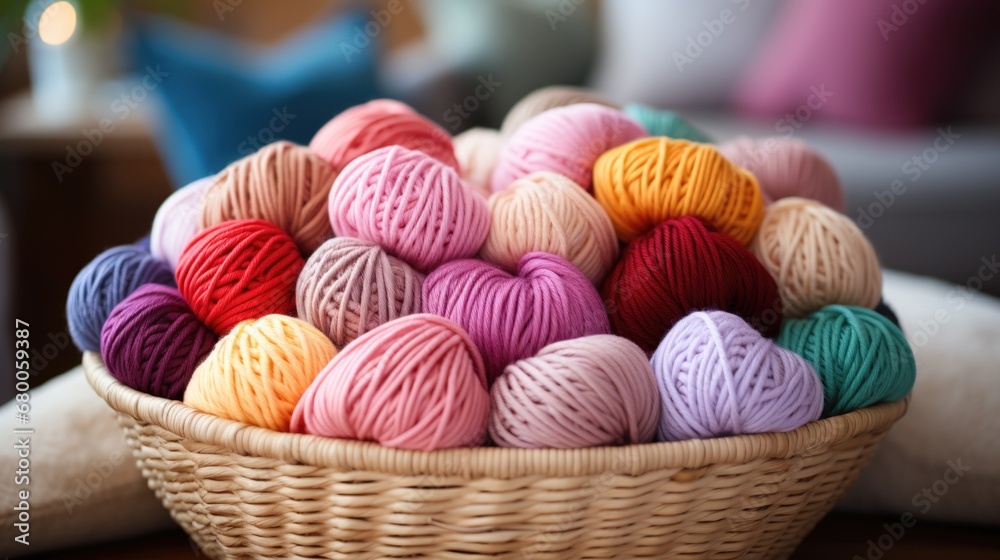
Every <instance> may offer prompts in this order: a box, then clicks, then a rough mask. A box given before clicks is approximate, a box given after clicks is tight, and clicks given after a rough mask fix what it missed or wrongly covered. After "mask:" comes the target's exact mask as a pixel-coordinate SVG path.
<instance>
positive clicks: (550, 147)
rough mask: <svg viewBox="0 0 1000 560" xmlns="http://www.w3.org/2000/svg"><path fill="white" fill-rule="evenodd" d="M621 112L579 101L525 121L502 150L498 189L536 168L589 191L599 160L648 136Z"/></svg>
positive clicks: (493, 184) (495, 186) (495, 171)
mask: <svg viewBox="0 0 1000 560" xmlns="http://www.w3.org/2000/svg"><path fill="white" fill-rule="evenodd" d="M648 135H649V134H648V133H647V132H646V129H645V128H643V127H642V125H641V124H639V123H637V122H636V121H634V120H632V118H630V117H629V116H627V115H626V114H625V113H623V112H622V111H619V110H618V109H612V108H611V107H605V106H604V105H597V104H594V103H580V104H577V105H568V106H566V107H559V108H558V109H551V110H549V111H545V112H544V113H541V114H539V115H538V116H536V117H534V118H532V119H531V120H529V121H528V122H526V123H524V125H522V126H521V127H520V128H518V129H517V131H516V132H515V133H514V134H513V135H512V136H511V137H510V139H509V140H508V141H507V143H506V144H505V145H504V147H503V149H502V150H501V151H500V157H499V160H498V161H497V164H496V167H495V168H494V169H493V177H492V180H491V182H490V185H491V188H492V189H493V192H496V191H501V190H503V189H506V188H507V185H509V184H511V183H512V182H513V181H514V180H515V179H519V178H521V177H524V176H525V175H528V174H529V173H533V172H535V171H554V172H556V173H559V174H561V175H565V176H566V177H569V178H570V179H571V180H573V182H575V183H576V184H578V185H580V186H581V187H583V188H585V189H587V190H588V191H590V188H591V174H592V172H593V169H594V162H595V161H597V158H598V157H599V156H600V155H601V154H603V153H604V152H606V151H608V150H610V149H611V148H614V147H616V146H620V145H622V144H625V143H628V142H631V141H633V140H636V139H638V138H643V137H645V136H648Z"/></svg>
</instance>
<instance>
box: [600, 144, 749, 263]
mask: <svg viewBox="0 0 1000 560" xmlns="http://www.w3.org/2000/svg"><path fill="white" fill-rule="evenodd" d="M594 196H595V197H596V198H597V201H598V202H600V203H601V206H603V207H604V209H605V210H607V212H608V216H610V217H611V222H612V224H614V226H615V232H616V233H617V234H618V237H619V238H620V239H621V240H622V241H625V242H628V241H631V240H633V239H635V238H636V237H638V236H640V235H642V234H643V233H646V232H647V231H649V230H651V229H653V228H654V227H656V225H657V224H659V223H661V222H663V221H664V220H669V219H672V218H680V217H682V216H688V215H691V216H695V217H697V218H700V219H702V220H703V221H705V222H706V223H708V224H709V225H711V226H712V227H714V228H715V229H717V230H718V231H721V232H722V233H725V234H727V235H730V236H732V237H734V238H735V239H737V240H738V241H739V242H740V243H743V244H744V245H747V244H749V243H750V240H751V239H753V236H754V234H755V233H756V232H757V228H758V227H760V222H761V220H763V219H764V197H763V195H762V194H761V190H760V186H759V185H758V184H757V179H756V178H755V177H754V176H753V174H751V173H749V172H748V171H746V170H744V169H741V168H739V167H736V166H735V165H733V164H732V163H730V162H729V160H727V159H726V158H724V157H722V155H721V154H719V152H718V151H717V150H716V149H715V148H714V147H712V146H711V145H708V144H700V143H697V142H689V141H687V140H674V139H670V138H662V137H658V138H642V139H639V140H635V141H633V142H630V143H628V144H623V145H621V146H618V147H617V148H614V149H611V150H608V151H607V152H605V153H604V154H603V155H601V157H599V158H598V159H597V163H596V164H595V165H594Z"/></svg>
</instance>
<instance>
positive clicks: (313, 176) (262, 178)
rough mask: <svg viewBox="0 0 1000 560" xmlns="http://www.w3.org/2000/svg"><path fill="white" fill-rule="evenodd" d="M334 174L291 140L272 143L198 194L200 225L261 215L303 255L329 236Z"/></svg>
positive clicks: (225, 170)
mask: <svg viewBox="0 0 1000 560" xmlns="http://www.w3.org/2000/svg"><path fill="white" fill-rule="evenodd" d="M336 177H337V173H336V172H335V171H334V169H333V167H332V166H331V165H330V164H328V163H327V162H325V161H323V159H322V158H320V157H319V156H317V155H316V154H314V153H312V152H311V151H309V149H308V148H305V147H303V146H297V145H295V144H292V143H291V142H284V141H281V142H274V143H273V144H269V145H267V146H265V147H263V148H261V149H260V151H258V152H256V153H254V154H252V155H249V156H247V157H245V158H243V159H241V160H238V161H236V162H234V163H232V164H230V165H229V167H227V168H225V169H224V170H222V172H221V173H219V175H218V177H216V179H215V182H214V183H212V185H211V186H209V187H208V190H206V191H205V194H204V195H203V200H204V204H203V206H202V210H201V226H202V227H203V228H205V227H209V226H213V225H215V224H219V223H222V222H225V221H227V220H240V219H261V220H266V221H268V222H271V223H273V224H275V225H277V226H278V227H280V228H281V229H283V230H284V231H285V232H286V233H287V234H288V235H289V236H291V238H292V239H294V240H295V244H296V245H298V247H299V250H300V251H302V252H303V253H304V254H306V255H308V254H309V253H312V252H313V251H315V250H316V248H317V247H319V246H320V245H321V244H322V243H323V241H325V240H326V239H329V238H330V237H332V236H333V230H332V229H331V228H330V218H329V217H328V216H327V212H326V205H327V200H328V199H329V197H330V187H331V186H332V185H333V180H334V179H335V178H336Z"/></svg>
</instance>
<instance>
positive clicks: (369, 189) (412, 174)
mask: <svg viewBox="0 0 1000 560" xmlns="http://www.w3.org/2000/svg"><path fill="white" fill-rule="evenodd" d="M330 224H331V225H332V226H333V231H334V233H336V234H337V235H338V236H346V237H356V238H358V239H363V240H366V241H371V242H373V243H377V244H379V245H381V246H382V247H383V248H384V249H385V250H386V251H388V252H389V254H391V255H393V256H395V257H398V258H400V259H402V260H403V261H406V262H407V263H408V264H409V265H410V266H412V267H413V268H415V269H416V270H417V271H419V272H428V271H430V270H433V269H435V268H437V267H438V266H439V265H441V264H443V263H445V262H448V261H450V260H454V259H457V258H462V257H471V256H473V255H475V254H476V253H477V252H479V248H480V247H481V246H482V245H483V240H484V239H486V234H487V233H488V232H489V228H490V215H489V210H488V209H487V208H486V201H485V200H483V197H481V196H479V195H477V194H476V193H474V192H472V191H471V190H469V189H468V187H467V186H465V185H464V184H462V179H461V177H459V176H458V172H457V171H455V169H454V168H452V167H449V166H447V165H445V164H443V163H441V162H440V161H437V160H436V159H434V158H432V157H430V156H428V155H427V154H424V153H422V152H418V151H414V150H408V149H406V148H403V147H400V146H388V147H385V148H381V149H378V150H375V151H374V152H371V153H368V154H365V155H363V156H360V157H358V158H357V159H355V160H353V161H352V162H351V163H349V164H348V165H347V167H345V168H344V170H343V172H341V174H340V175H338V176H337V179H336V180H335V181H334V183H333V188H332V189H331V190H330Z"/></svg>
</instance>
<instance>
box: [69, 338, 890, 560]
mask: <svg viewBox="0 0 1000 560" xmlns="http://www.w3.org/2000/svg"><path fill="white" fill-rule="evenodd" d="M84 364H85V366H86V370H87V379H88V380H89V381H90V384H91V385H92V386H93V387H94V389H95V390H96V391H97V393H98V394H100V395H101V397H102V398H104V400H105V401H107V403H108V404H109V405H110V406H111V407H112V408H113V409H115V410H116V411H117V416H118V420H119V422H120V423H121V425H122V427H123V428H124V431H125V438H126V439H127V440H128V443H129V445H130V446H131V447H132V449H133V451H134V454H135V456H136V458H137V460H138V465H139V467H140V468H141V469H142V473H143V476H145V477H146V479H147V480H148V481H149V487H150V488H152V489H153V491H154V492H156V495H157V497H159V498H160V499H161V500H162V501H163V505H164V506H165V507H166V508H167V509H168V510H169V511H170V513H171V515H172V516H173V518H174V519H175V520H176V521H177V522H178V523H180V525H181V526H182V527H183V528H184V530H185V531H187V533H188V534H189V535H190V536H191V538H192V539H194V541H195V542H197V543H198V545H199V546H200V547H201V549H202V550H203V551H204V552H205V554H207V555H208V556H209V557H211V558H215V559H223V558H227V559H237V558H239V559H249V558H254V559H265V558H267V559H271V558H293V559H305V558H310V559H315V558H325V559H340V558H344V559H346V558H351V559H374V558H407V559H425V558H445V559H456V560H457V559H462V560H476V559H487V558H489V559H491V560H497V559H507V558H517V559H538V560H543V559H544V560H555V559H568V560H579V559H583V558H615V559H621V558H737V557H739V558H769V559H770V558H787V557H788V556H789V555H791V553H792V551H793V550H794V549H795V547H796V546H797V545H798V543H799V542H800V541H801V540H802V539H803V537H805V535H806V534H807V533H808V532H809V531H810V530H811V529H812V528H813V526H814V525H815V524H816V523H817V522H818V521H819V520H820V519H821V518H822V517H823V515H825V514H826V513H827V511H829V510H830V508H832V507H833V505H834V503H836V501H837V500H838V499H839V498H840V497H841V496H842V495H843V494H844V492H845V491H846V490H847V488H848V486H850V484H851V483H852V482H853V481H854V479H855V478H856V477H857V476H858V473H859V472H860V471H861V469H862V468H863V467H864V466H865V465H866V464H867V463H868V461H869V460H870V459H871V456H872V453H873V452H874V450H875V446H876V444H877V443H878V441H879V440H880V439H881V438H882V436H883V434H885V432H886V431H887V430H888V429H889V428H890V427H891V426H892V424H893V423H894V422H895V421H896V420H897V419H899V418H900V417H901V416H902V415H903V413H904V412H905V411H906V401H899V402H896V403H890V404H881V405H877V406H873V407H870V408H866V409H863V410H858V411H855V412H851V413H850V414H845V415H843V416H837V417H835V418H829V419H825V420H820V421H818V422H813V423H811V424H808V425H806V426H803V427H802V428H799V429H798V430H795V431H793V432H789V433H783V434H761V435H751V436H738V437H727V438H717V439H709V440H691V441H684V442H678V443H655V444H646V445H633V446H627V447H605V448H592V449H574V450H521V449H517V450H514V449H496V448H482V449H456V450H448V451H438V452H430V453H427V452H415V451H403V450H395V449H388V448H385V447H381V446H379V445H376V444H372V443H360V442H351V441H343V440H334V439H326V438H320V437H315V436H305V435H298V434H284V433H277V432H273V431H270V430H266V429H263V428H257V427H254V426H248V425H245V424H240V423H237V422H232V421H229V420H224V419H221V418H217V417H215V416H211V415H208V414H204V413H201V412H198V411H196V410H194V409H192V408H189V407H187V406H185V405H184V404H183V403H180V402H176V401H169V400H165V399H161V398H157V397H152V396H149V395H146V394H143V393H140V392H137V391H134V390H132V389H129V388H128V387H125V386H124V385H121V384H119V383H118V382H117V381H115V380H114V379H113V378H112V377H111V376H110V375H109V374H108V372H107V370H106V369H105V368H104V365H103V364H102V363H101V360H100V357H99V356H97V355H95V354H87V355H86V356H85V357H84Z"/></svg>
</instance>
